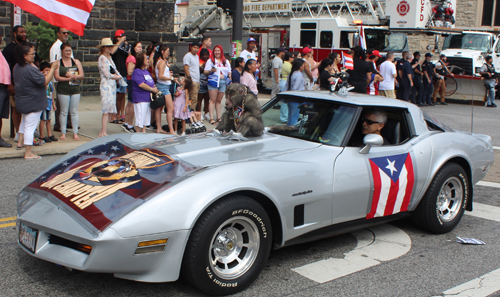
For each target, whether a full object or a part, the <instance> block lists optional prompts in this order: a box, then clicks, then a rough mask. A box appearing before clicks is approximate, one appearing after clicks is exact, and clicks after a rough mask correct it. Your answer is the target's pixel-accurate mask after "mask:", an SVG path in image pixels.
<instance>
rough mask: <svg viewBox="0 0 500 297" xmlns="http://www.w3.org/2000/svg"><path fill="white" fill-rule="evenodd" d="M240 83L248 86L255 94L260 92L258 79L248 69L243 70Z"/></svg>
mask: <svg viewBox="0 0 500 297" xmlns="http://www.w3.org/2000/svg"><path fill="white" fill-rule="evenodd" d="M240 83H242V84H244V85H245V86H247V87H248V88H249V89H250V91H252V93H254V94H255V95H257V94H259V90H258V89H257V81H256V80H255V76H253V75H251V74H250V73H248V72H247V71H243V75H242V76H241V78H240Z"/></svg>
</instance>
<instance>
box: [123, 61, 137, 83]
mask: <svg viewBox="0 0 500 297" xmlns="http://www.w3.org/2000/svg"><path fill="white" fill-rule="evenodd" d="M128 63H133V64H134V65H135V63H136V60H135V57H134V55H130V56H128V57H127V60H125V65H127V69H128ZM127 79H128V80H130V79H132V76H131V75H127Z"/></svg>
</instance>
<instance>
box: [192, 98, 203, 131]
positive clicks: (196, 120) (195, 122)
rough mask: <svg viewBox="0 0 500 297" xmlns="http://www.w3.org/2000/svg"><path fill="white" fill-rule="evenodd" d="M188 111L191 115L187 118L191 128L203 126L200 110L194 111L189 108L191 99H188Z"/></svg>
mask: <svg viewBox="0 0 500 297" xmlns="http://www.w3.org/2000/svg"><path fill="white" fill-rule="evenodd" d="M189 111H190V112H191V117H190V118H189V121H190V122H191V128H193V129H196V128H201V127H205V125H204V124H203V120H202V117H201V111H194V110H192V109H191V100H189Z"/></svg>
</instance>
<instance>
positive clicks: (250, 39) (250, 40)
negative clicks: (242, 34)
mask: <svg viewBox="0 0 500 297" xmlns="http://www.w3.org/2000/svg"><path fill="white" fill-rule="evenodd" d="M250 42H255V38H253V37H249V38H248V39H247V43H250Z"/></svg>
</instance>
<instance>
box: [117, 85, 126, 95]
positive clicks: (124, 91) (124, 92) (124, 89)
mask: <svg viewBox="0 0 500 297" xmlns="http://www.w3.org/2000/svg"><path fill="white" fill-rule="evenodd" d="M116 92H117V93H122V94H126V93H127V87H124V86H120V85H116Z"/></svg>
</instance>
